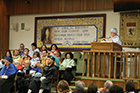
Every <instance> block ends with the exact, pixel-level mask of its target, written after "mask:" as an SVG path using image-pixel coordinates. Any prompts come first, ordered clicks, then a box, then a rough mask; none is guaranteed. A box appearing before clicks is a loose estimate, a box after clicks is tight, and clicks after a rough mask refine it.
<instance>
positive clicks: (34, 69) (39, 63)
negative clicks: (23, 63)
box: [30, 60, 42, 76]
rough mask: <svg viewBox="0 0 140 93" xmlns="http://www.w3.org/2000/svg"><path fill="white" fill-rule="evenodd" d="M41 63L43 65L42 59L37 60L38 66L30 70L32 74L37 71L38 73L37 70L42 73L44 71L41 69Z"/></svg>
mask: <svg viewBox="0 0 140 93" xmlns="http://www.w3.org/2000/svg"><path fill="white" fill-rule="evenodd" d="M40 65H41V61H40V60H37V63H36V66H34V68H32V69H31V70H30V74H31V75H32V76H34V75H35V73H37V72H40V73H41V72H42V71H41V69H40Z"/></svg>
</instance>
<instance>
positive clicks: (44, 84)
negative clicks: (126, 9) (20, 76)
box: [28, 56, 57, 93]
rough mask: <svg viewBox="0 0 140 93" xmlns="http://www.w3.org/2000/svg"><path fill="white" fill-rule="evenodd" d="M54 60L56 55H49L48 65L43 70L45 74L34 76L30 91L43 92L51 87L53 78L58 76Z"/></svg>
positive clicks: (34, 92)
mask: <svg viewBox="0 0 140 93" xmlns="http://www.w3.org/2000/svg"><path fill="white" fill-rule="evenodd" d="M54 60H55V58H54V57H52V56H49V57H48V59H47V62H48V65H46V66H45V68H44V70H43V76H42V77H41V78H34V79H33V80H32V81H31V83H30V85H29V90H28V93H31V92H33V93H43V91H44V90H45V91H46V90H47V91H48V90H50V89H51V86H52V84H51V78H52V77H56V76H57V68H56V67H55V66H54ZM38 91H39V92H38Z"/></svg>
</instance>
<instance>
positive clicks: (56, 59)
mask: <svg viewBox="0 0 140 93" xmlns="http://www.w3.org/2000/svg"><path fill="white" fill-rule="evenodd" d="M58 55H59V53H58V51H55V52H54V53H53V55H51V56H53V57H54V58H55V64H54V65H56V67H59V62H60V57H58Z"/></svg>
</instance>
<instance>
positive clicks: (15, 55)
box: [12, 50, 21, 65]
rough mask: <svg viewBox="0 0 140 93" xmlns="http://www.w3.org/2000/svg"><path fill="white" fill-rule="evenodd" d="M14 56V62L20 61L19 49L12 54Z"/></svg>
mask: <svg viewBox="0 0 140 93" xmlns="http://www.w3.org/2000/svg"><path fill="white" fill-rule="evenodd" d="M12 58H13V64H14V65H15V64H16V63H17V62H18V61H20V59H21V56H20V55H19V51H18V50H15V51H14V55H13V56H12Z"/></svg>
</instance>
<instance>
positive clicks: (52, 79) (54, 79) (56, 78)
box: [50, 67, 59, 93]
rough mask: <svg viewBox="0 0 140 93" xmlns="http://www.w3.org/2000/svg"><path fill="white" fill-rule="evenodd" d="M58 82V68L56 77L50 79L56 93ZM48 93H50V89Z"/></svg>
mask: <svg viewBox="0 0 140 93" xmlns="http://www.w3.org/2000/svg"><path fill="white" fill-rule="evenodd" d="M58 81H59V67H57V77H52V78H51V83H52V87H55V88H56V93H58V90H57V85H58ZM50 93H51V89H50Z"/></svg>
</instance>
